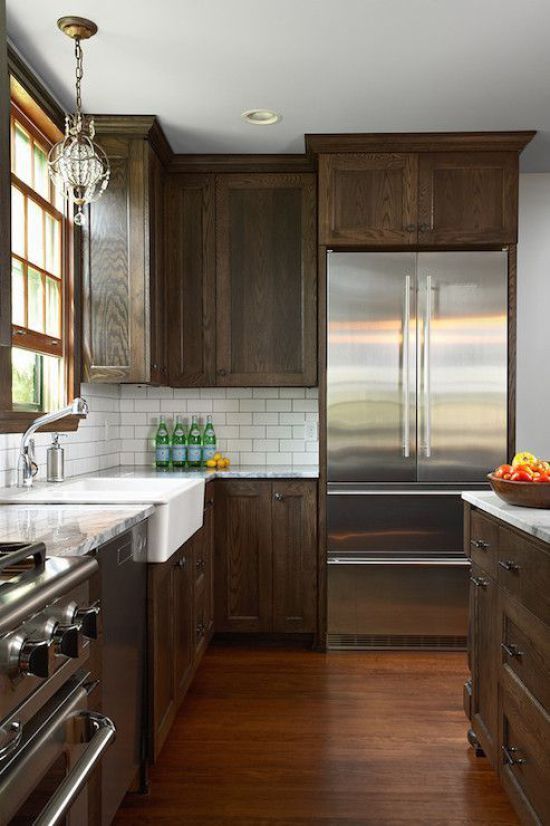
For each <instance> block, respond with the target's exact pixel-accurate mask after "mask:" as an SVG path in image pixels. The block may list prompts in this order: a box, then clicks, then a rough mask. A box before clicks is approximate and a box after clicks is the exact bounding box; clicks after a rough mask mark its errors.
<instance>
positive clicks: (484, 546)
mask: <svg viewBox="0 0 550 826" xmlns="http://www.w3.org/2000/svg"><path fill="white" fill-rule="evenodd" d="M470 545H471V546H472V547H473V548H477V549H478V550H480V551H488V550H489V548H490V547H491V546H490V544H489V543H488V542H484V540H483V539H471V540H470Z"/></svg>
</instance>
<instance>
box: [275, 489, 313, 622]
mask: <svg viewBox="0 0 550 826" xmlns="http://www.w3.org/2000/svg"><path fill="white" fill-rule="evenodd" d="M272 522H273V525H272V531H273V630H274V631H276V632H279V633H285V632H293V631H295V632H304V633H306V632H314V631H315V628H316V614H317V485H316V483H315V482H302V481H300V482H289V481H285V480H280V481H276V482H273V500H272Z"/></svg>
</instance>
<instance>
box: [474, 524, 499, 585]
mask: <svg viewBox="0 0 550 826" xmlns="http://www.w3.org/2000/svg"><path fill="white" fill-rule="evenodd" d="M498 538H499V533H498V525H497V524H496V522H493V521H492V520H491V519H488V518H487V517H486V516H484V515H483V514H482V513H480V512H479V511H476V510H472V512H471V515H470V542H469V548H468V551H469V554H470V557H471V559H472V561H473V562H475V563H476V565H479V567H480V568H483V570H484V571H487V573H488V574H490V575H491V576H492V577H495V578H496V575H497V552H498Z"/></svg>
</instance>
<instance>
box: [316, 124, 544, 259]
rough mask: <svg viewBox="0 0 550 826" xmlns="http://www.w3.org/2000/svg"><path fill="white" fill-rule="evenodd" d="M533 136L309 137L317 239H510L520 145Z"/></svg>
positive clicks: (392, 243) (367, 243)
mask: <svg viewBox="0 0 550 826" xmlns="http://www.w3.org/2000/svg"><path fill="white" fill-rule="evenodd" d="M532 136H533V133H529V132H526V133H498V132H494V133H478V134H475V133H474V134H468V133H454V134H453V133H448V134H444V133H441V134H428V133H426V134H424V135H423V134H411V135H407V134H400V135H391V134H388V135H340V136H338V135H334V136H330V135H328V136H322V135H320V136H308V138H309V143H310V144H311V145H310V150H311V149H313V151H315V152H316V153H318V158H319V237H320V243H321V244H324V245H326V246H330V247H332V246H336V247H343V248H345V247H354V246H355V247H358V246H359V247H368V248H376V247H386V248H391V247H397V248H399V247H409V246H416V245H422V246H426V247H428V248H433V247H442V248H449V247H450V248H453V247H454V248H457V247H458V248H460V247H464V248H471V247H474V248H475V247H483V246H496V245H500V244H515V243H516V241H517V212H518V175H519V153H520V152H521V150H522V149H523V148H524V146H525V145H526V144H527V143H528V142H529V140H530V139H531V138H532ZM359 148H362V150H363V151H358V149H359Z"/></svg>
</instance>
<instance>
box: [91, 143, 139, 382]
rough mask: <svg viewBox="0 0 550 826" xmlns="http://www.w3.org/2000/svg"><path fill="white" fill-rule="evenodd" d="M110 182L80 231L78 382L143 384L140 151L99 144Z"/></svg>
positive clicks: (121, 145)
mask: <svg viewBox="0 0 550 826" xmlns="http://www.w3.org/2000/svg"><path fill="white" fill-rule="evenodd" d="M101 145H102V146H103V148H104V149H105V152H106V153H107V155H108V157H109V162H110V165H111V178H110V180H109V186H108V187H107V189H106V190H105V192H104V194H103V196H102V197H101V198H100V199H99V200H98V201H97V202H95V203H93V204H91V205H90V207H89V213H88V220H87V222H86V223H85V224H84V226H83V230H82V253H83V254H82V261H83V308H84V311H83V357H84V380H85V381H93V382H115V383H119V382H139V381H148V380H149V354H148V348H147V346H146V338H147V336H148V332H149V331H148V330H146V329H145V324H146V320H147V319H148V317H147V313H146V301H147V299H146V297H147V296H148V278H149V273H148V269H147V264H148V251H147V250H146V238H145V233H144V223H145V186H146V180H147V178H146V174H145V170H146V161H147V154H146V152H147V144H146V143H145V141H143V140H141V139H127V138H114V137H109V136H106V135H103V136H101Z"/></svg>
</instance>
